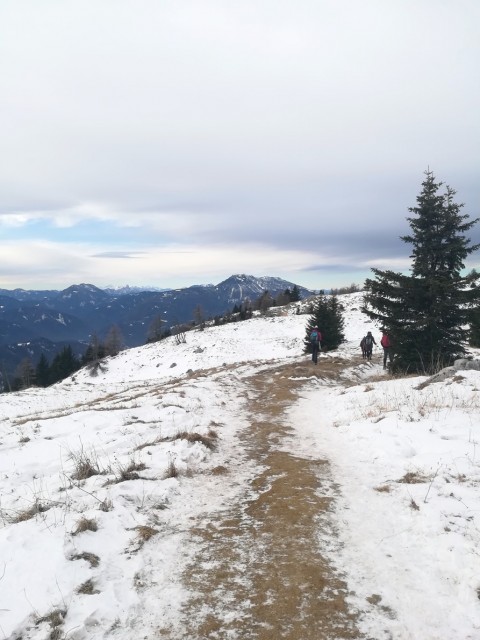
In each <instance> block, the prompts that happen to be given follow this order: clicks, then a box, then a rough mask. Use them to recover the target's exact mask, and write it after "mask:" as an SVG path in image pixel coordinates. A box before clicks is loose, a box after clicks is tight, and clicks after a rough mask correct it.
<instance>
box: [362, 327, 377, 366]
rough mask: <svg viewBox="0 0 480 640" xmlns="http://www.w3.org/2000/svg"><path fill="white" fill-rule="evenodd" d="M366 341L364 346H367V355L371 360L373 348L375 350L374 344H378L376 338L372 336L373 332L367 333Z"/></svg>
mask: <svg viewBox="0 0 480 640" xmlns="http://www.w3.org/2000/svg"><path fill="white" fill-rule="evenodd" d="M364 340H365V342H364V346H365V355H366V358H367V360H371V359H372V350H373V345H375V346H376V345H377V343H376V342H375V338H374V337H373V336H372V332H371V331H369V332H368V333H367V335H366V336H365V338H364Z"/></svg>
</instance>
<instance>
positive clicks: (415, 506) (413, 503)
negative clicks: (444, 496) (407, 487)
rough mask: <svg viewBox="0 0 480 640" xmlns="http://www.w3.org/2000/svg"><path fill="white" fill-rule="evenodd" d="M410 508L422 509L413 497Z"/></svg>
mask: <svg viewBox="0 0 480 640" xmlns="http://www.w3.org/2000/svg"><path fill="white" fill-rule="evenodd" d="M410 509H413V510H414V511H420V507H419V506H418V504H417V503H416V502H415V500H414V499H413V498H410Z"/></svg>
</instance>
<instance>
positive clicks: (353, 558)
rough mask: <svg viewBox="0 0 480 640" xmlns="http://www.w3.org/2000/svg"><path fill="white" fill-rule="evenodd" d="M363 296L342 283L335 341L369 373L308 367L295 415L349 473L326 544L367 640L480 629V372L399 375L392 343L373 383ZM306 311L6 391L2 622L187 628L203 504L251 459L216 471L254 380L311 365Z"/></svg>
mask: <svg viewBox="0 0 480 640" xmlns="http://www.w3.org/2000/svg"><path fill="white" fill-rule="evenodd" d="M360 299H361V294H352V295H349V296H345V297H343V300H344V301H345V305H346V307H347V312H346V316H345V318H346V336H347V343H346V344H344V345H342V346H341V348H340V349H339V350H338V352H335V353H333V352H332V353H331V354H326V355H322V358H330V357H335V358H338V357H339V356H340V357H341V358H345V367H346V368H347V370H351V380H352V384H351V385H346V386H345V385H344V386H340V385H338V386H335V385H331V384H330V385H325V384H322V383H321V382H319V381H318V380H317V379H316V378H311V379H307V380H306V381H305V389H304V392H303V393H302V397H301V398H300V399H299V401H298V402H297V403H295V404H294V405H293V406H291V407H290V409H289V411H288V414H287V416H286V419H287V420H288V421H289V423H290V424H291V425H292V426H293V427H294V430H295V436H292V438H291V442H290V444H289V446H290V447H291V449H292V450H294V451H296V452H297V453H303V454H304V455H305V456H314V457H319V458H322V457H326V458H328V459H329V460H330V462H331V464H332V467H333V471H334V480H335V481H336V482H337V484H338V485H339V490H340V498H339V500H338V501H337V505H336V511H335V518H336V520H337V528H338V534H339V541H336V542H332V541H330V542H329V541H324V540H320V539H319V544H321V545H322V549H325V548H327V549H330V553H331V556H332V560H333V563H334V565H335V566H336V567H337V568H338V569H339V571H341V572H342V573H343V574H344V576H345V580H346V581H347V583H348V587H349V590H350V592H351V598H350V599H351V605H352V609H354V610H357V611H360V612H362V618H361V629H362V631H363V632H364V633H365V637H368V638H373V639H374V640H380V639H385V640H386V639H388V638H391V639H393V640H410V639H419V640H452V639H458V640H467V639H471V640H474V639H478V638H480V600H479V597H480V558H479V551H478V549H480V531H479V521H480V520H479V518H480V495H479V492H478V485H479V483H480V417H479V408H480V391H479V390H480V373H479V372H475V371H460V372H458V374H457V375H455V376H454V377H452V378H449V379H447V380H446V381H444V382H440V383H434V384H427V385H423V384H421V383H424V382H425V381H426V378H420V377H416V378H413V377H412V378H405V379H388V380H384V379H382V378H383V375H382V374H383V371H382V368H381V362H380V358H381V356H380V351H381V350H380V349H379V348H378V347H377V348H376V350H374V358H373V364H372V366H371V367H361V368H360V370H361V371H363V378H360V379H359V378H358V375H356V374H355V371H356V370H358V367H357V368H355V367H354V366H353V365H352V364H351V363H350V362H349V360H350V359H351V358H352V356H358V354H359V347H358V345H359V342H360V339H361V337H362V336H363V335H364V334H365V333H366V330H367V329H372V331H373V333H374V335H375V337H376V339H377V342H379V338H380V333H379V331H378V328H375V327H374V326H373V325H371V324H370V323H368V322H367V321H366V318H364V317H363V316H362V314H361V312H360V311H359V305H360ZM307 318H308V316H305V315H297V314H296V313H295V312H294V310H292V312H290V313H285V315H279V316H276V317H272V318H254V319H252V320H249V321H245V322H242V323H238V324H231V325H227V326H221V327H214V328H209V329H206V330H204V331H196V332H192V333H188V334H187V336H186V343H185V344H180V345H178V344H176V343H175V340H174V339H173V338H172V339H168V340H165V341H162V342H161V343H156V344H151V345H147V346H144V347H140V348H137V349H131V350H128V351H125V352H123V353H121V354H120V355H119V356H117V357H116V358H112V359H109V360H107V362H106V367H105V369H104V370H103V371H100V372H99V373H98V375H97V376H91V375H90V374H89V373H88V372H87V371H86V370H82V371H80V372H78V373H77V374H75V375H74V376H73V377H72V378H70V379H68V380H65V381H63V382H62V383H59V384H57V385H55V386H53V387H51V388H48V389H31V390H27V391H24V392H20V393H15V394H2V395H0V479H1V484H0V492H1V493H0V527H1V528H0V549H1V556H0V638H5V639H7V638H8V639H9V640H10V639H11V640H17V639H18V640H20V638H21V639H22V640H45V639H46V638H64V637H65V638H69V639H71V640H100V639H103V638H118V639H122V640H133V639H135V640H138V638H143V637H151V633H152V630H154V629H157V628H160V627H163V626H168V625H170V626H173V627H174V626H175V624H176V619H177V617H178V615H179V611H180V607H181V604H182V602H183V601H184V600H185V598H186V597H187V594H185V593H184V592H183V589H182V585H181V582H180V580H179V576H180V574H181V570H182V567H183V566H185V563H187V562H188V560H189V559H191V558H192V557H194V554H195V549H193V548H188V546H187V544H186V537H187V536H186V533H187V528H188V522H189V519H191V518H192V517H196V516H199V515H201V514H203V513H208V512H209V510H210V511H213V510H215V509H216V508H221V506H222V504H226V503H228V502H229V501H231V500H233V499H234V498H235V494H236V492H239V491H242V487H243V486H244V485H245V483H246V481H247V478H248V477H249V476H250V475H251V474H252V473H253V472H254V470H253V469H251V468H249V466H248V465H242V464H237V466H236V467H235V472H236V476H235V483H232V482H226V481H225V479H224V478H223V477H222V476H221V475H215V473H212V471H213V470H215V468H217V467H218V466H220V465H222V464H224V463H225V461H227V460H229V459H231V457H232V456H233V452H234V451H235V452H238V449H239V447H240V448H241V443H240V442H239V441H238V437H237V436H238V433H239V431H240V430H241V428H242V427H243V426H244V420H245V418H244V417H243V416H244V415H245V412H244V403H245V402H246V400H245V398H244V397H243V396H242V395H241V394H239V393H238V390H239V388H240V387H241V383H242V379H244V378H245V377H247V376H249V375H251V374H253V373H254V372H255V371H256V370H257V369H258V367H262V368H265V367H269V366H272V365H276V364H280V363H286V362H306V361H308V356H305V355H304V354H303V353H302V347H303V338H304V333H305V325H306V322H307ZM312 366H313V365H312ZM347 377H348V376H347ZM355 380H357V382H355V383H354V381H355ZM419 385H420V386H419ZM55 634H57V635H55ZM178 637H179V638H180V637H181V635H179V636H178Z"/></svg>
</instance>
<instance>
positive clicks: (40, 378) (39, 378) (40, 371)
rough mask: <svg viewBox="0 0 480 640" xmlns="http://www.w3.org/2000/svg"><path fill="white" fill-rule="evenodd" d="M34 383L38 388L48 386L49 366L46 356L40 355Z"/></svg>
mask: <svg viewBox="0 0 480 640" xmlns="http://www.w3.org/2000/svg"><path fill="white" fill-rule="evenodd" d="M35 377H36V382H37V385H38V386H39V387H48V385H49V384H50V365H49V364H48V360H47V356H46V355H45V354H44V353H42V355H41V356H40V360H39V361H38V364H37V366H36V369H35Z"/></svg>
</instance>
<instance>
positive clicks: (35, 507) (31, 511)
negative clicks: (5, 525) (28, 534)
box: [9, 500, 50, 524]
mask: <svg viewBox="0 0 480 640" xmlns="http://www.w3.org/2000/svg"><path fill="white" fill-rule="evenodd" d="M49 509H50V506H48V505H46V504H43V503H42V502H40V501H39V500H35V502H34V503H33V504H32V505H31V506H30V507H28V509H24V510H23V511H17V512H16V513H15V514H14V515H13V516H11V517H10V518H9V521H10V522H11V523H12V524H18V523H19V522H25V521H26V520H31V519H32V518H34V517H35V516H36V515H37V514H39V513H44V512H45V511H48V510H49Z"/></svg>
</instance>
